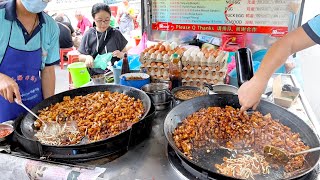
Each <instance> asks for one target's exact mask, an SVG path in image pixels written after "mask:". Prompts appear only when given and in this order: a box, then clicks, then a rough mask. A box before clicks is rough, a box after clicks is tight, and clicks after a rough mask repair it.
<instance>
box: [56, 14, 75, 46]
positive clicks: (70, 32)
mask: <svg viewBox="0 0 320 180" xmlns="http://www.w3.org/2000/svg"><path fill="white" fill-rule="evenodd" d="M55 20H56V21H57V24H58V26H59V29H60V37H59V43H60V48H71V47H73V42H72V36H75V33H74V29H73V27H72V26H71V24H70V23H68V22H65V21H63V16H62V15H58V16H57V17H56V18H55Z"/></svg>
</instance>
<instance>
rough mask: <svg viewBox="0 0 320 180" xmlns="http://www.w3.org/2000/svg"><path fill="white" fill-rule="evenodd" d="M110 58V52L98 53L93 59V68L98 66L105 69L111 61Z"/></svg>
mask: <svg viewBox="0 0 320 180" xmlns="http://www.w3.org/2000/svg"><path fill="white" fill-rule="evenodd" d="M111 59H112V53H106V54H102V55H100V54H98V55H97V57H96V58H95V59H94V66H93V67H94V68H100V69H103V70H106V69H107V67H108V64H109V63H110V62H111Z"/></svg>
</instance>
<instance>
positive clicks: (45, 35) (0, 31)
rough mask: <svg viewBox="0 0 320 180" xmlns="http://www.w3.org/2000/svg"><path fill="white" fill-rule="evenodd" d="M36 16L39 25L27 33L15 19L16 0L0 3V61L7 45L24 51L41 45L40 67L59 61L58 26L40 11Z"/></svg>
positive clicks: (35, 48)
mask: <svg viewBox="0 0 320 180" xmlns="http://www.w3.org/2000/svg"><path fill="white" fill-rule="evenodd" d="M38 16H39V25H38V26H37V27H36V28H35V30H34V31H33V33H32V34H31V35H29V34H28V32H27V31H26V29H25V28H24V27H23V25H22V23H21V22H20V21H19V20H18V19H17V14H16V0H10V1H8V2H4V3H0V63H1V61H2V59H3V57H4V55H5V51H6V49H7V46H8V45H9V46H11V47H12V48H15V49H19V50H25V51H34V50H37V49H39V48H40V47H42V66H41V68H42V69H43V68H44V67H45V66H50V65H53V64H57V63H58V62H59V59H60V54H59V53H60V52H59V33H60V31H59V27H58V25H57V24H56V22H55V21H54V20H53V19H52V18H51V17H50V16H48V15H47V14H45V13H43V12H41V13H39V14H38ZM10 34H11V37H10ZM9 39H10V43H9ZM40 43H41V45H40Z"/></svg>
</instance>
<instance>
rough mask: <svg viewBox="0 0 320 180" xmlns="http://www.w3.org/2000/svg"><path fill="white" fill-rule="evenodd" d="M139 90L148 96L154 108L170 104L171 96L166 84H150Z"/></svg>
mask: <svg viewBox="0 0 320 180" xmlns="http://www.w3.org/2000/svg"><path fill="white" fill-rule="evenodd" d="M141 89H142V90H143V91H144V92H146V93H147V94H148V96H149V97H150V99H151V101H152V102H153V104H154V105H155V106H157V105H163V104H166V103H167V104H169V103H171V99H172V96H171V93H170V92H169V84H167V83H150V84H146V85H144V86H143V87H142V88H141ZM156 108H157V107H156Z"/></svg>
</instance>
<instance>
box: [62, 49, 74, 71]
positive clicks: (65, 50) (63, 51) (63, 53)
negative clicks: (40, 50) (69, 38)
mask: <svg viewBox="0 0 320 180" xmlns="http://www.w3.org/2000/svg"><path fill="white" fill-rule="evenodd" d="M70 51H73V47H72V48H61V49H60V68H61V69H63V65H64V58H63V56H64V55H67V54H68V52H70Z"/></svg>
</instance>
